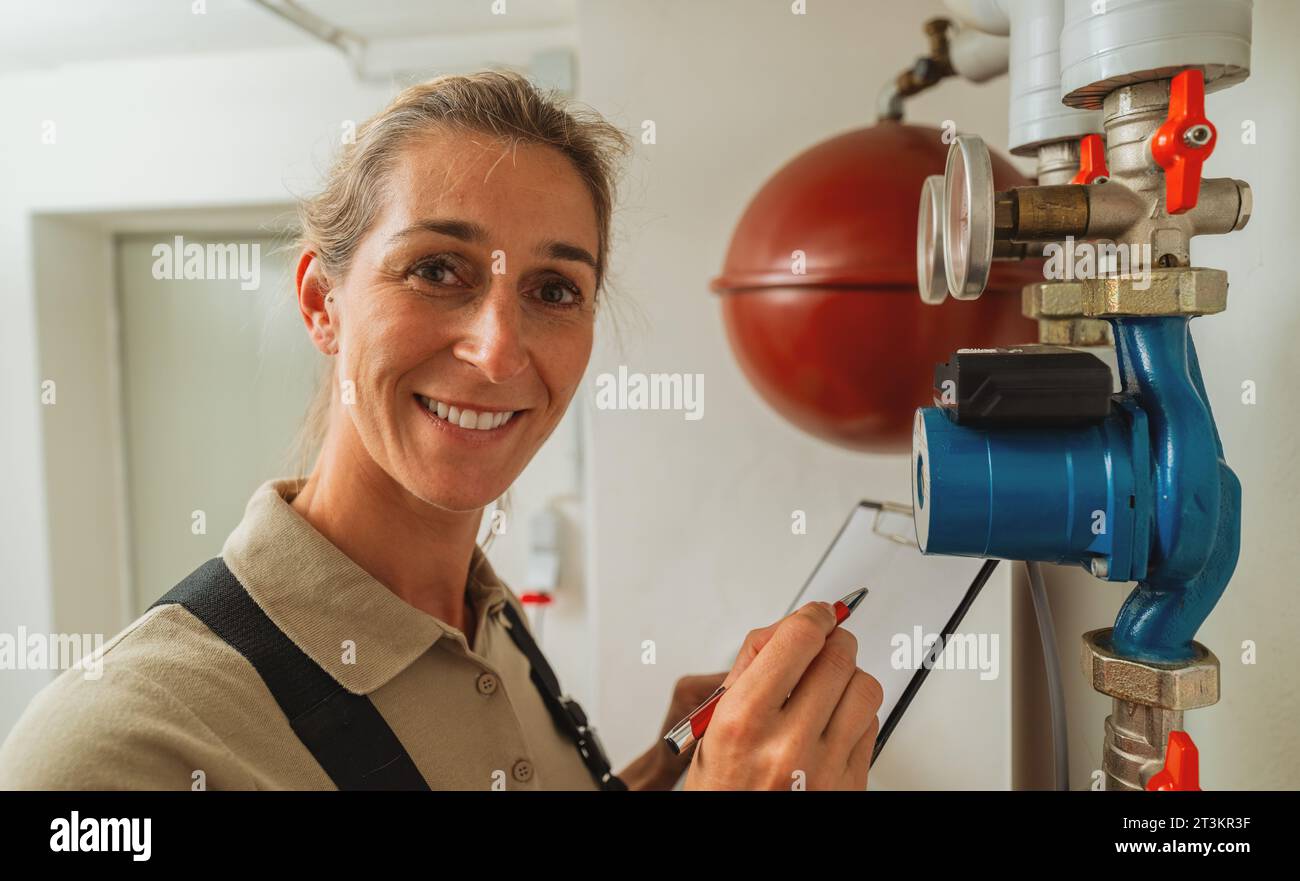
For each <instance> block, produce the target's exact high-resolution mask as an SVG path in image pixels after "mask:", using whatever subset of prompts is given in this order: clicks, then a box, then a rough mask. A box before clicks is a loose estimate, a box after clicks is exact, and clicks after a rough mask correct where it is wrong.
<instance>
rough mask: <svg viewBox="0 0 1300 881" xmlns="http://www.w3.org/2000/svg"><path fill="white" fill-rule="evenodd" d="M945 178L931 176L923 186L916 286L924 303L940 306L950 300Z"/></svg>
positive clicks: (918, 229)
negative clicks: (945, 264)
mask: <svg viewBox="0 0 1300 881" xmlns="http://www.w3.org/2000/svg"><path fill="white" fill-rule="evenodd" d="M943 228H944V214H943V175H941V174H932V175H930V176H929V177H927V178H926V179H925V182H924V183H923V184H921V208H920V211H918V212H917V221H916V283H917V287H918V288H919V289H920V291H921V302H923V303H930V304H931V305H936V306H937V305H938V304H940V303H942V302H943V301H944V300H945V299H947V297H948V276H947V273H945V272H944V268H943V262H944V257H943Z"/></svg>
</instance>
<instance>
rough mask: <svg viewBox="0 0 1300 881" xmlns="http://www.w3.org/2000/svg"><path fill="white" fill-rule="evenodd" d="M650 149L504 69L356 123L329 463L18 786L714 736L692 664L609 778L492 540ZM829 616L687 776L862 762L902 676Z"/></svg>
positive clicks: (318, 409) (582, 753)
mask: <svg viewBox="0 0 1300 881" xmlns="http://www.w3.org/2000/svg"><path fill="white" fill-rule="evenodd" d="M626 147H627V139H626V138H625V136H624V135H623V134H622V133H620V132H619V131H618V130H617V129H615V128H614V127H612V126H611V125H610V124H609V123H607V122H605V121H604V120H603V119H601V118H599V117H598V116H595V115H594V114H589V113H584V112H581V111H578V110H574V109H570V108H566V107H565V106H564V105H562V104H561V103H559V102H558V101H557V100H556V99H554V98H552V97H549V96H546V95H543V94H542V93H540V92H538V91H537V90H536V89H535V88H534V87H533V86H532V85H530V84H529V83H528V81H527V80H525V79H523V78H522V77H519V76H515V75H511V74H506V73H496V72H492V73H482V74H477V75H473V76H457V77H445V78H441V79H437V80H433V81H431V82H428V83H424V84H422V85H418V86H414V87H412V88H409V89H407V90H406V91H404V92H402V93H401V94H399V95H398V96H397V97H396V99H395V100H394V101H393V103H392V104H391V105H390V106H389V107H388V108H386V109H385V110H383V111H382V112H380V113H379V114H378V115H377V116H375V117H374V118H373V119H371V120H369V121H368V122H366V123H365V124H364V125H362V126H361V127H360V129H359V130H358V133H357V138H356V142H355V143H354V144H350V145H348V147H347V148H346V149H345V151H344V153H343V155H342V156H341V158H340V159H339V161H338V162H337V164H336V165H335V167H334V168H333V170H332V171H331V173H330V175H329V178H328V180H327V181H326V184H325V188H324V190H323V191H322V192H321V193H320V194H319V195H318V196H316V197H315V198H313V199H310V200H308V201H306V202H305V203H304V204H303V205H302V209H301V220H302V224H301V225H302V239H301V252H300V255H299V257H298V261H297V270H296V272H295V274H294V276H295V291H296V298H297V305H298V309H299V313H300V315H301V317H302V320H303V324H304V326H305V328H306V331H307V334H308V335H309V337H310V338H311V341H312V343H313V344H314V345H315V347H316V349H317V350H318V351H319V352H320V353H321V355H322V356H323V357H324V358H325V359H326V363H327V365H328V370H327V371H326V373H325V376H324V379H323V382H322V385H321V390H320V392H319V395H318V399H317V405H316V406H315V408H314V416H313V418H312V419H311V420H310V421H309V423H308V425H307V427H306V429H305V431H306V443H307V445H308V446H309V447H310V448H311V452H312V453H313V464H312V466H311V468H310V470H309V473H307V474H306V475H305V476H302V477H298V478H296V479H285V480H272V481H269V482H268V483H266V484H264V485H263V486H262V487H261V488H260V489H259V490H258V491H257V492H256V493H255V494H254V495H253V498H252V499H251V500H250V501H249V503H248V507H247V510H246V512H245V515H244V518H243V520H242V521H241V522H240V524H239V526H238V527H237V528H236V529H235V531H234V532H233V533H232V534H231V535H230V537H229V538H228V539H227V540H226V543H225V545H224V547H223V548H222V554H221V556H220V557H218V558H215V559H213V560H210V561H208V562H207V563H205V564H204V565H203V566H201V567H199V569H197V570H196V571H195V572H193V573H192V574H191V575H190V576H189V577H187V578H185V579H184V580H183V581H181V583H180V584H178V585H177V586H176V587H175V588H173V589H172V590H171V591H170V592H168V593H167V594H166V595H165V596H163V597H162V599H160V600H159V601H158V602H157V603H155V605H154V606H153V607H152V608H151V609H150V610H149V611H148V612H146V614H145V615H144V616H142V617H141V618H140V619H138V620H137V621H136V622H135V623H134V624H132V625H131V626H130V627H128V628H127V630H126V631H124V632H123V633H121V634H119V635H118V636H117V637H115V638H114V639H113V640H111V641H110V642H109V643H108V644H107V645H106V646H105V648H104V650H103V653H102V656H101V658H102V663H101V664H100V666H101V670H100V676H99V677H98V679H97V680H96V681H94V682H93V683H89V684H88V680H87V679H86V677H85V676H83V675H81V673H80V672H79V671H77V670H75V669H74V670H69V671H67V672H66V673H65V674H64V675H62V676H61V677H59V679H57V680H56V681H55V682H54V683H53V684H52V685H51V686H50V687H48V688H47V689H46V690H45V691H44V692H42V693H41V694H40V695H39V696H38V697H37V699H36V700H35V701H34V702H33V703H32V705H31V706H30V707H29V708H28V710H27V712H26V714H25V715H24V716H23V718H22V719H21V720H20V721H19V723H18V725H17V726H16V728H15V729H14V731H13V732H12V733H11V735H10V737H9V739H8V740H7V741H6V742H5V745H4V747H3V749H0V787H13V786H22V787H36V788H52V787H59V788H77V789H98V788H125V787H131V788H159V789H171V788H204V789H207V788H217V789H235V788H238V789H247V788H258V789H262V788H292V789H317V788H339V789H426V788H439V789H506V788H508V789H539V788H549V789H590V788H600V789H607V790H617V789H624V788H634V789H664V788H669V787H671V786H672V785H673V783H674V782H675V781H676V780H677V778H679V777H680V776H681V774H682V772H683V771H684V770H685V769H686V767H687V762H688V761H692V759H691V753H689V752H688V753H684V754H683V755H680V756H679V755H676V754H675V753H674V752H673V751H671V750H669V749H668V747H667V746H666V745H665V744H664V742H663V740H662V735H663V734H664V733H666V731H667V730H668V728H669V726H670V725H671V724H672V723H674V722H676V721H677V720H678V719H680V718H681V717H682V716H683V715H685V713H686V712H687V711H688V710H690V709H691V708H692V707H694V706H696V705H698V704H699V703H701V702H702V701H703V700H704V699H705V698H706V697H708V696H709V695H710V694H712V693H713V692H714V691H715V690H716V689H717V688H718V686H719V684H720V683H722V681H723V678H724V677H723V674H717V675H712V676H692V677H686V678H685V679H682V680H681V681H679V682H678V684H677V687H676V689H675V691H674V694H673V698H672V703H671V705H670V707H669V710H668V713H667V715H666V718H665V723H664V725H663V727H662V728H661V730H660V732H659V733H660V739H657V740H655V745H654V746H652V747H651V748H650V749H649V750H647V751H646V752H645V753H644V754H643V755H642V756H641V757H640V758H638V759H637V760H635V761H634V762H633V763H632V764H631V765H630V766H628V767H627V768H626V769H625V770H624V771H623V773H622V774H621V775H618V776H615V775H614V774H613V773H612V770H611V768H610V765H609V762H608V761H607V759H606V758H605V755H604V752H603V750H602V749H601V747H600V744H599V742H598V741H597V740H596V738H595V735H594V732H593V731H592V729H591V728H590V727H589V726H588V723H587V718H586V716H585V714H584V713H583V711H582V709H581V708H580V707H578V706H577V704H575V703H573V702H572V701H571V700H569V699H568V698H566V697H564V696H563V694H562V692H561V690H560V686H559V683H558V681H557V680H556V677H555V674H554V673H553V672H552V670H551V668H550V666H549V665H548V663H547V661H546V659H545V658H544V657H543V656H542V654H541V652H540V651H539V649H538V647H537V645H536V644H535V643H534V641H533V639H532V637H531V635H530V633H529V630H528V627H527V625H526V623H525V621H524V616H523V614H522V607H521V606H520V605H519V601H518V599H517V598H516V597H515V596H514V595H513V594H512V593H511V592H510V591H509V589H507V588H506V586H505V585H504V584H502V583H501V581H500V580H499V579H498V578H497V577H496V575H495V574H494V573H493V571H492V568H491V566H490V565H489V564H488V563H487V560H486V558H485V557H484V555H483V552H482V551H481V549H480V548H479V547H478V546H477V544H476V542H475V540H476V536H477V533H478V530H479V527H480V523H481V520H482V516H483V511H484V509H485V507H486V506H487V505H489V504H491V503H492V502H493V501H494V500H496V499H497V498H499V497H500V496H501V495H502V493H504V492H505V491H506V489H507V488H508V487H509V486H510V485H511V483H513V482H514V480H515V479H516V478H517V477H518V476H519V474H520V473H521V472H522V471H523V469H524V467H525V466H526V465H527V464H528V463H529V462H530V461H531V460H532V459H533V457H534V455H535V454H536V453H537V451H538V449H539V448H540V447H541V445H542V444H543V443H544V442H545V441H546V439H547V438H548V437H549V436H550V435H551V433H552V432H553V431H554V430H555V428H556V425H557V424H558V423H559V421H560V419H561V417H562V416H563V415H564V412H565V410H566V408H567V407H568V406H569V403H570V401H571V400H572V399H573V396H574V393H575V391H576V390H577V388H578V386H579V383H580V382H581V379H582V376H583V373H584V371H585V370H586V368H587V361H588V358H589V357H590V355H591V350H592V337H593V328H594V319H595V314H596V307H597V304H598V300H599V293H600V290H601V286H602V283H603V281H604V276H605V267H606V263H607V260H608V252H609V240H610V236H609V228H610V217H611V214H612V205H613V183H612V178H613V172H614V166H615V163H616V161H617V159H618V157H619V155H620V153H622V152H623V151H624V150H625V149H626ZM835 624H836V619H835V616H834V615H833V613H832V612H831V611H830V609H829V606H826V605H825V604H810V605H809V606H807V607H805V608H803V609H801V610H799V611H798V612H796V613H795V614H793V615H790V616H788V617H787V618H786V619H784V620H783V621H782V622H780V623H779V624H774V625H772V626H771V627H768V628H764V629H763V630H759V631H755V632H754V633H752V634H750V637H749V639H748V640H747V641H746V643H745V645H744V646H743V647H742V648H741V651H740V657H739V659H738V660H737V662H736V665H735V667H734V668H733V669H732V671H731V673H730V675H729V676H728V677H727V684H728V685H729V686H734V687H731V688H730V689H729V690H728V692H727V693H726V696H725V697H724V699H722V700H720V701H719V702H718V705H717V707H716V713H715V715H714V719H713V723H712V724H713V728H712V729H711V733H710V736H709V739H708V745H707V749H708V753H707V759H706V757H705V753H704V752H702V750H703V749H704V747H701V748H699V749H696V750H695V751H694V755H695V756H696V757H697V758H696V759H695V760H694V763H693V764H692V765H691V769H690V775H689V776H688V779H687V785H688V786H690V787H698V788H713V787H729V788H755V787H765V788H767V787H781V788H784V787H788V786H789V781H790V780H791V775H792V774H794V775H795V776H796V777H798V778H799V779H800V780H806V781H807V784H808V786H809V787H810V788H831V787H849V788H857V789H861V788H862V787H863V786H865V783H866V776H867V769H868V767H869V763H870V757H871V747H872V745H873V743H874V737H875V731H876V726H875V712H876V709H877V708H878V707H879V705H880V686H879V684H878V683H876V682H875V680H874V679H872V678H871V677H870V676H868V675H867V674H866V673H864V672H862V671H861V670H857V669H856V668H855V666H854V658H855V657H856V648H855V646H854V644H853V642H852V640H853V638H852V636H851V635H849V634H848V632H847V631H844V630H836V628H835ZM769 644H770V645H772V647H773V648H772V650H770V651H765V652H764V653H763V654H762V655H761V656H760V655H759V651H760V649H762V648H763V647H764V646H766V645H769ZM97 660H100V659H97ZM805 673H806V674H807V675H804V674H805ZM796 686H798V688H796ZM787 698H788V700H787ZM650 733H651V732H647V735H649V734H650Z"/></svg>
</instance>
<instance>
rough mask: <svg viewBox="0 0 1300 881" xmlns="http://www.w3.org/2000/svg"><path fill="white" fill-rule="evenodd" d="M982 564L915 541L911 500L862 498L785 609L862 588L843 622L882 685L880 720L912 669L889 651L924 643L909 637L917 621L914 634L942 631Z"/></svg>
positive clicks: (865, 666) (866, 666) (866, 667)
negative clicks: (927, 550)
mask: <svg viewBox="0 0 1300 881" xmlns="http://www.w3.org/2000/svg"><path fill="white" fill-rule="evenodd" d="M983 565H984V561H983V560H980V559H975V558H972V557H944V556H925V555H924V554H922V553H921V551H920V549H919V548H918V547H917V546H916V540H915V537H914V533H913V527H912V512H911V509H910V508H907V507H904V506H900V505H895V504H890V503H887V502H886V503H882V502H867V501H864V502H860V503H859V504H858V506H857V507H856V508H854V509H853V512H852V513H851V514H850V515H849V519H848V521H847V522H846V523H845V524H844V526H843V528H842V529H841V530H840V534H839V535H838V536H836V538H835V541H834V542H833V543H832V544H831V546H830V548H829V549H828V550H827V551H826V554H825V556H823V557H822V560H821V562H820V563H818V564H817V568H816V569H815V570H813V574H812V577H810V578H809V579H808V583H807V584H805V585H804V587H803V589H802V590H801V591H800V592H799V594H798V595H797V596H796V597H795V599H794V602H793V603H791V604H790V611H794V609H796V608H798V607H799V606H801V605H803V604H804V603H809V602H817V601H821V602H827V603H833V602H835V601H836V600H838V599H840V598H841V597H843V596H845V595H846V594H849V593H852V592H853V591H855V590H857V589H858V588H860V587H865V588H867V589H868V593H867V596H866V598H865V599H864V600H863V601H862V604H861V605H860V606H858V607H857V609H856V610H854V612H853V614H852V615H851V616H850V617H849V619H848V621H846V622H844V624H843V625H842V626H843V627H844V628H845V629H846V630H848V631H849V632H851V633H852V634H853V635H854V636H855V637H857V640H858V666H859V667H860V668H861V669H863V670H865V671H867V672H868V673H870V674H871V675H872V676H874V677H876V679H878V680H879V681H880V684H881V686H882V688H883V689H884V701H883V702H882V703H881V705H880V711H879V713H878V718H879V719H880V724H881V726H882V727H883V726H884V725H885V723H886V721H887V720H888V719H889V717H890V715H891V714H892V713H893V712H894V708H895V707H896V706H897V704H898V699H899V697H900V696H901V695H902V694H903V691H904V689H906V688H907V684H908V682H910V681H911V679H912V677H913V676H914V675H915V674H916V672H917V668H916V667H915V666H914V665H913V664H912V663H910V662H909V663H906V664H903V665H899V664H896V663H893V661H892V659H893V657H894V655H895V654H896V653H897V652H898V651H899V648H900V646H903V647H906V648H909V649H911V652H910V655H911V658H912V659H914V658H915V657H916V656H917V654H918V653H924V652H925V651H926V650H927V649H928V648H929V646H928V645H926V644H921V645H920V646H919V647H917V646H916V645H915V641H916V639H917V633H918V628H919V633H920V636H921V639H927V638H933V637H934V636H937V635H939V634H942V633H943V631H944V626H945V625H946V624H947V623H948V622H949V620H950V619H951V618H952V615H953V612H954V611H955V610H956V609H957V607H958V606H959V605H960V604H961V601H962V598H963V597H964V596H965V595H966V592H967V591H968V590H969V589H970V587H971V584H972V582H973V581H974V580H975V577H976V575H977V574H978V573H979V571H980V568H981V567H982V566H983ZM899 637H901V639H899Z"/></svg>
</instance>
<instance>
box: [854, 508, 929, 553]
mask: <svg viewBox="0 0 1300 881" xmlns="http://www.w3.org/2000/svg"><path fill="white" fill-rule="evenodd" d="M863 503H864V504H866V505H870V506H871V507H873V508H875V509H876V516H875V518H874V519H872V521H871V531H872V532H874V533H875V534H876V535H878V536H880V537H881V538H887V539H889V540H890V541H892V542H894V543H895V544H900V545H910V546H911V547H914V548H915V547H918V545H917V543H916V533H915V532H909V533H907V534H903V533H899V532H891V531H890V530H889V529H887V528H885V526H883V525H882V524H881V519H882V518H883V517H884V515H886V514H902V515H904V516H906V517H907V519H908V520H909V521H910V520H911V519H912V506H911V505H904V504H901V503H899V502H871V501H865V500H864V502H863Z"/></svg>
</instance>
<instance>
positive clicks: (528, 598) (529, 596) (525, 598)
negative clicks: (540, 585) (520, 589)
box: [519, 590, 555, 606]
mask: <svg viewBox="0 0 1300 881" xmlns="http://www.w3.org/2000/svg"><path fill="white" fill-rule="evenodd" d="M519 602H521V603H523V604H524V605H525V606H549V605H550V604H551V603H553V602H555V598H554V597H552V596H551V595H550V594H549V593H545V592H544V591H540V590H534V591H529V592H527V593H521V594H520V595H519Z"/></svg>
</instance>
